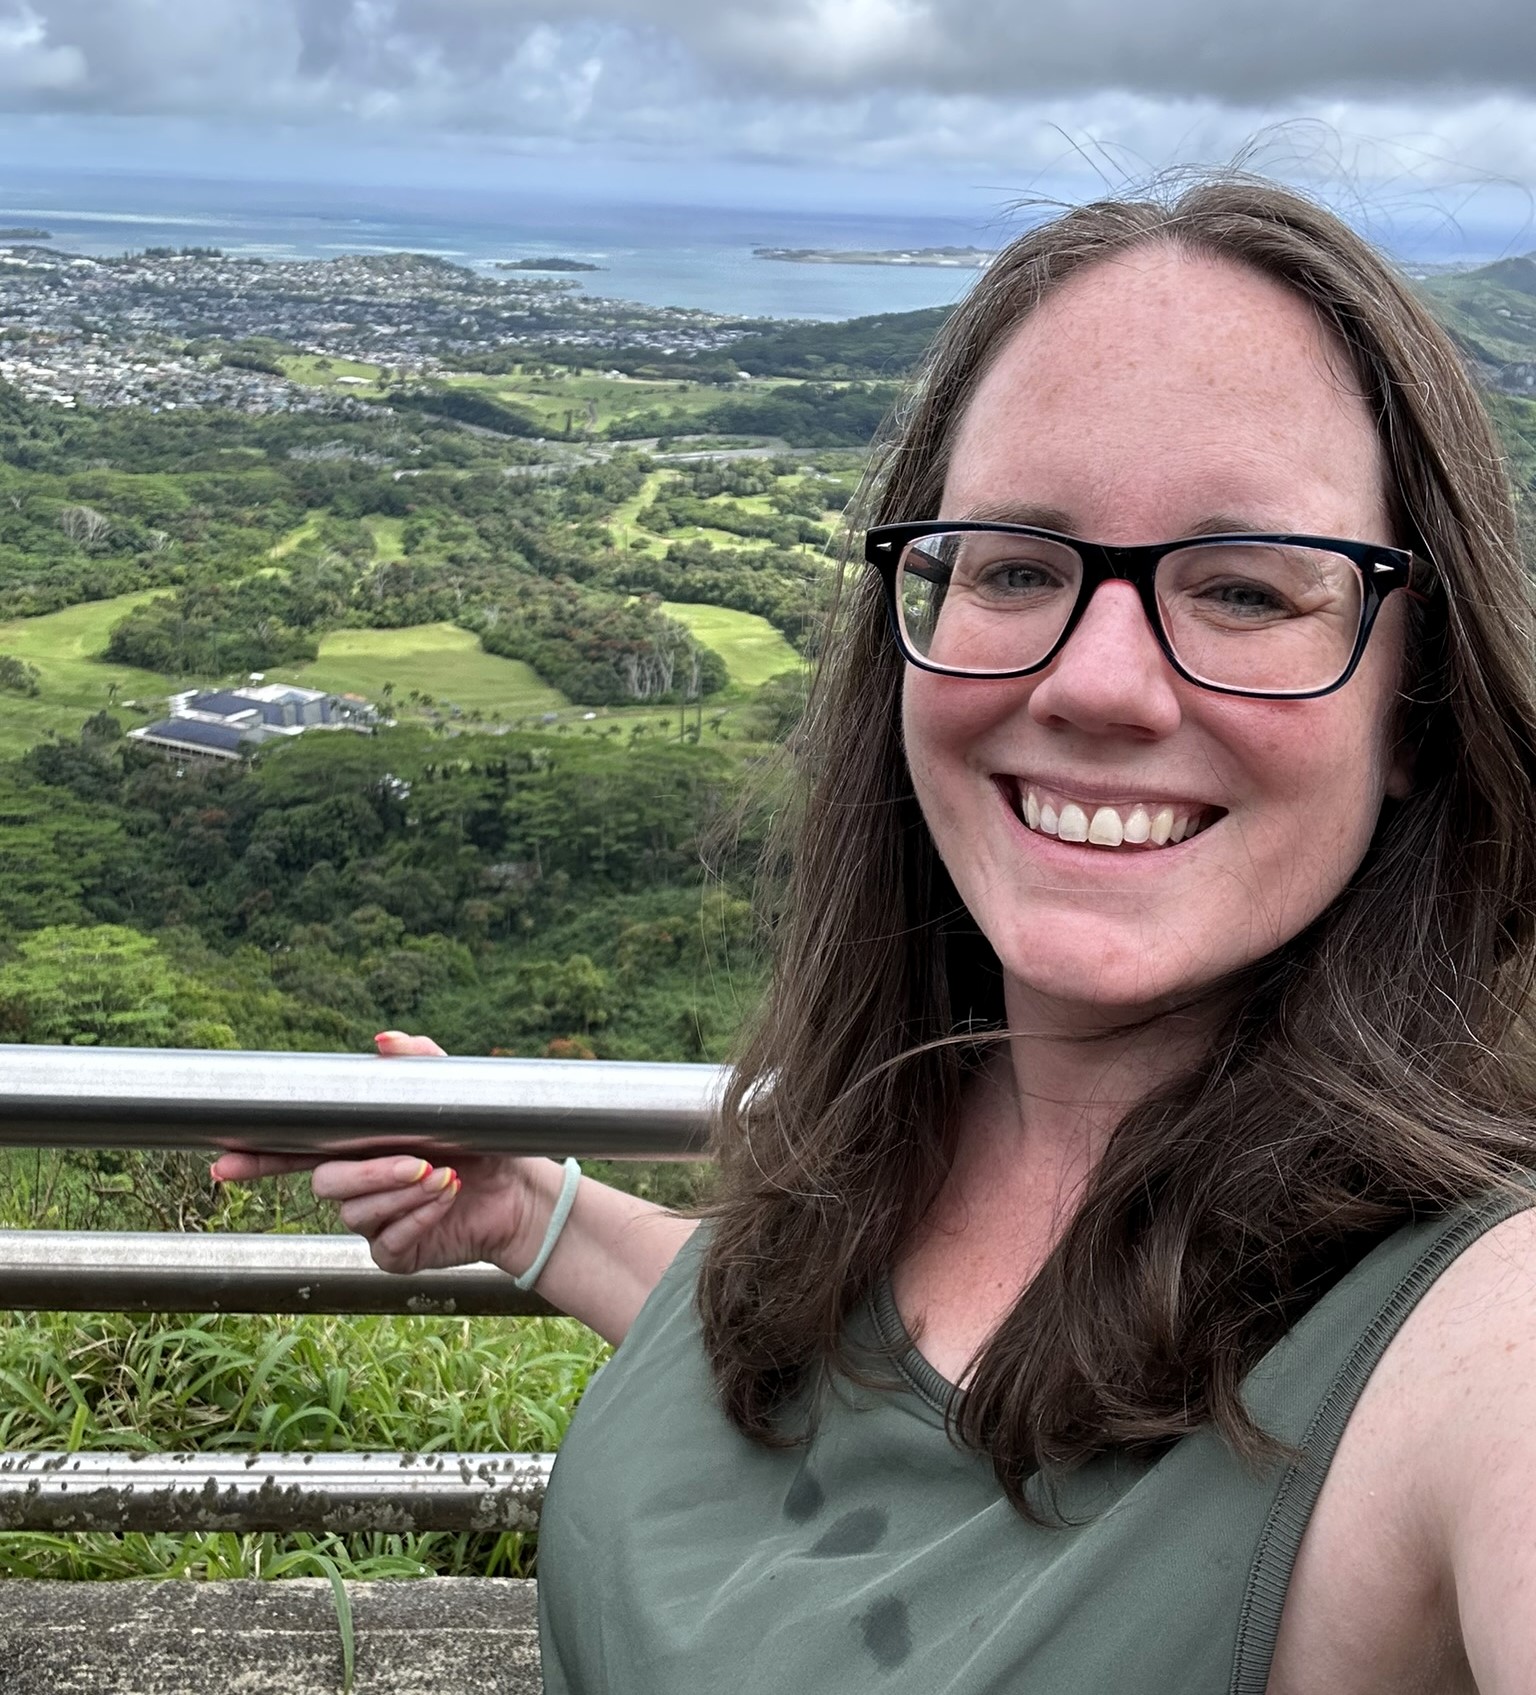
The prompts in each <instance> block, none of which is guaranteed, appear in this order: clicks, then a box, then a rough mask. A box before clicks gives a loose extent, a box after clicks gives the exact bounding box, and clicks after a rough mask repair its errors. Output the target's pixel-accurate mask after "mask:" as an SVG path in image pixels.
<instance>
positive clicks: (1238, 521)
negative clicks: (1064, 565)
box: [954, 500, 1295, 541]
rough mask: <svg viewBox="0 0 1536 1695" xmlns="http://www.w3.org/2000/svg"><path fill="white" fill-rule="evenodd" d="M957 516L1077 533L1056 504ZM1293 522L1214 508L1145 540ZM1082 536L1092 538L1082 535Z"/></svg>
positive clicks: (1279, 527) (1006, 506)
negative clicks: (1174, 530)
mask: <svg viewBox="0 0 1536 1695" xmlns="http://www.w3.org/2000/svg"><path fill="white" fill-rule="evenodd" d="M954 515H955V517H957V518H965V519H970V520H972V521H974V522H975V523H978V524H1028V525H1030V526H1031V527H1032V528H1033V529H1037V530H1055V531H1057V532H1058V533H1059V534H1061V535H1079V533H1080V532H1079V531H1078V530H1077V529H1076V527H1075V520H1074V519H1073V517H1072V515H1071V514H1070V513H1069V512H1065V511H1063V510H1062V509H1061V508H1060V507H1059V506H1037V505H1034V504H1033V503H1032V502H1029V501H1006V500H1005V501H996V502H993V501H988V502H986V503H984V504H982V505H980V506H976V507H973V508H971V510H970V511H968V512H963V513H962V512H957V513H955V514H954ZM1294 527H1295V526H1294V525H1292V524H1288V523H1279V524H1277V523H1271V522H1267V521H1265V522H1260V521H1258V520H1257V519H1255V517H1254V515H1253V514H1252V513H1251V512H1250V513H1248V514H1247V515H1246V516H1244V515H1239V514H1234V513H1231V512H1213V513H1211V514H1209V515H1208V516H1207V517H1204V518H1201V519H1200V520H1198V522H1196V523H1193V524H1186V525H1183V526H1181V527H1180V529H1179V530H1178V532H1177V534H1174V535H1167V536H1158V537H1147V538H1146V539H1147V540H1148V541H1151V540H1157V541H1179V540H1181V539H1182V538H1183V537H1185V536H1221V535H1251V534H1264V533H1266V532H1271V531H1284V530H1290V529H1293V528H1294ZM1082 539H1085V540H1087V539H1092V538H1087V537H1084V538H1082Z"/></svg>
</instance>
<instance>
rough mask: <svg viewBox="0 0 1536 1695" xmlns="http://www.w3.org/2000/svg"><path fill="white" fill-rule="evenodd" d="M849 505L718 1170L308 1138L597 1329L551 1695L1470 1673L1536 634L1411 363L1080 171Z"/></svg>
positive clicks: (1331, 278) (1321, 299) (1521, 1614)
mask: <svg viewBox="0 0 1536 1695" xmlns="http://www.w3.org/2000/svg"><path fill="white" fill-rule="evenodd" d="M868 507H869V511H868V516H869V517H870V518H871V519H872V520H873V523H872V527H871V529H870V531H869V534H868V541H867V547H868V557H869V560H870V562H871V564H872V565H873V566H874V567H875V569H873V570H871V571H870V572H869V573H868V574H867V575H866V577H865V578H864V579H863V580H862V582H860V583H857V584H855V585H854V586H853V587H852V588H851V589H849V590H848V592H846V593H845V594H844V596H843V599H842V604H841V606H840V608H839V609H838V612H837V614H836V617H835V619H834V622H833V626H832V628H831V629H830V631H829V632H828V634H827V635H826V637H825V638H824V640H823V642H822V644H821V646H820V650H819V651H820V653H821V655H822V661H821V670H820V674H819V677H818V680H817V684H816V691H815V696H814V698H813V702H812V707H811V711H810V715H809V718H808V720H807V724H806V726H805V729H804V731H803V732H802V736H803V747H804V749H805V753H806V758H807V765H808V783H807V794H806V796H805V798H804V804H803V805H802V807H801V808H800V809H799V810H798V812H797V814H796V816H795V819H794V820H793V822H792V824H791V825H790V826H788V828H789V829H790V831H791V834H790V838H789V840H788V842H787V844H786V848H787V852H788V854H789V856H790V859H791V861H792V865H793V875H792V880H791V883H790V886H789V888H788V890H787V892H786V893H785V895H784V897H783V899H782V900H781V902H780V903H779V905H778V907H777V912H778V915H779V917H778V928H777V931H776V935H775V944H776V976H775V980H774V985H773V989H772V991H771V993H770V995H769V997H768V999H767V1003H766V1006H765V1008H764V1010H763V1013H762V1015H761V1017H760V1019H759V1022H758V1025H757V1027H756V1029H755V1031H754V1032H753V1033H752V1034H751V1035H750V1037H749V1039H748V1041H747V1043H746V1044H745V1047H744V1050H743V1052H742V1054H741V1056H740V1059H739V1062H738V1065H737V1068H736V1071H735V1074H734V1077H733V1080H732V1083H731V1087H730V1089H729V1091H728V1094H727V1097H726V1100H725V1103H724V1106H723V1109H722V1115H721V1118H722V1122H721V1130H720V1138H719V1155H720V1164H721V1174H722V1186H721V1192H720V1196H719V1199H718V1201H717V1203H716V1205H715V1206H714V1207H713V1208H712V1209H711V1216H709V1217H708V1218H707V1219H706V1220H705V1222H704V1223H703V1224H702V1226H701V1227H699V1228H698V1230H697V1231H696V1232H695V1231H693V1230H692V1228H691V1226H690V1224H689V1223H688V1222H687V1221H683V1220H678V1219H673V1218H668V1217H666V1216H663V1215H660V1214H658V1213H656V1212H655V1211H654V1210H647V1209H645V1208H644V1207H643V1206H641V1205H640V1203H636V1202H632V1201H629V1200H628V1199H626V1198H624V1197H617V1196H614V1195H613V1194H612V1192H611V1191H605V1190H602V1189H601V1188H600V1187H599V1186H597V1185H595V1184H591V1183H585V1182H583V1183H581V1184H580V1185H579V1186H575V1185H574V1180H573V1179H572V1178H571V1177H570V1175H569V1174H567V1175H565V1176H564V1177H562V1174H561V1173H560V1171H559V1170H558V1168H556V1167H553V1166H551V1165H549V1164H548V1162H542V1163H541V1162H500V1163H496V1164H494V1165H493V1167H492V1168H490V1169H488V1170H486V1171H478V1170H477V1171H476V1172H473V1173H471V1174H470V1176H469V1177H468V1178H467V1179H466V1181H465V1184H464V1193H463V1195H462V1196H460V1195H459V1191H458V1187H457V1186H456V1185H454V1184H452V1183H451V1182H450V1181H449V1179H448V1177H443V1178H441V1179H440V1180H437V1181H436V1182H435V1186H433V1185H429V1184H428V1183H426V1182H424V1181H412V1182H410V1183H407V1182H405V1180H404V1178H403V1177H402V1176H401V1174H400V1173H399V1172H398V1171H397V1170H395V1169H394V1162H388V1161H374V1162H363V1163H362V1164H360V1165H358V1166H355V1167H348V1166H343V1165H339V1164H332V1165H328V1166H325V1167H323V1168H322V1169H321V1171H320V1172H319V1173H317V1177H316V1182H317V1187H318V1188H319V1189H320V1190H321V1191H322V1192H323V1193H328V1194H331V1195H333V1196H336V1197H338V1198H341V1199H343V1201H344V1211H343V1216H344V1217H346V1218H347V1219H348V1222H349V1223H351V1224H353V1225H354V1227H356V1228H358V1229H361V1230H363V1231H365V1232H366V1233H367V1234H368V1235H369V1236H370V1238H371V1239H372V1240H373V1242H374V1248H375V1254H376V1256H378V1257H379V1258H380V1262H381V1263H384V1264H389V1265H395V1266H399V1267H401V1268H409V1267H411V1266H414V1265H417V1264H421V1263H443V1262H444V1259H445V1258H455V1257H466V1256H467V1257H470V1258H476V1257H486V1258H492V1259H495V1260H497V1261H498V1263H501V1264H503V1265H505V1266H506V1267H507V1269H508V1270H510V1271H514V1272H522V1271H525V1270H526V1268H528V1267H529V1266H530V1265H537V1266H538V1267H539V1268H541V1269H540V1271H539V1272H538V1278H539V1287H540V1289H541V1291H542V1292H543V1293H545V1294H546V1295H547V1297H548V1298H549V1299H550V1300H551V1301H553V1302H555V1303H556V1304H558V1305H562V1306H564V1307H566V1308H567V1309H568V1310H570V1311H572V1312H575V1313H577V1314H578V1315H579V1316H585V1317H587V1318H588V1319H589V1321H590V1322H593V1323H594V1324H597V1325H599V1326H600V1327H602V1328H603V1329H604V1333H605V1334H608V1335H610V1336H611V1337H612V1338H613V1339H615V1340H618V1339H620V1338H623V1346H622V1348H621V1349H620V1350H619V1352H618V1354H617V1355H616V1356H615V1358H614V1360H613V1361H612V1363H611V1364H610V1365H609V1366H607V1367H606V1368H605V1370H604V1371H603V1373H602V1375H601V1377H600V1378H599V1379H598V1380H596V1382H595V1383H594V1385H593V1387H592V1388H591V1390H590V1391H589V1392H588V1394H587V1397H586V1399H585V1401H584V1402H583V1405H582V1407H581V1409H580V1412H579V1413H578V1416H577V1417H576V1419H575V1421H574V1423H573V1425H572V1428H571V1432H570V1435H569V1436H568V1438H567V1440H566V1443H565V1446H564V1447H563V1448H562V1452H561V1459H560V1463H559V1465H558V1466H557V1467H556V1470H555V1475H554V1482H553V1485H552V1488H551V1493H550V1496H549V1501H548V1504H547V1507H546V1512H545V1517H544V1521H543V1528H542V1532H541V1536H542V1540H541V1548H540V1565H541V1605H542V1607H543V1623H544V1642H545V1676H546V1686H547V1688H548V1689H550V1690H551V1691H555V1692H565V1691H571V1692H578V1691H579V1692H582V1695H596V1692H597V1691H600V1690H607V1689H614V1688H622V1689H624V1690H625V1691H626V1695H663V1692H666V1695H686V1692H690V1691H695V1690H697V1691H701V1692H702V1691H705V1690H714V1689H717V1688H719V1687H721V1686H722V1685H725V1684H726V1683H729V1685H730V1686H731V1687H733V1688H737V1689H741V1690H747V1691H752V1692H759V1691H761V1692H767V1691H770V1690H774V1691H777V1690H781V1689H792V1690H801V1689H804V1690H828V1689H837V1690H839V1691H845V1690H846V1691H865V1690H868V1691H875V1690H885V1689H889V1688H892V1687H901V1688H903V1689H911V1690H924V1691H927V1690H935V1689H944V1690H947V1691H950V1692H951V1695H981V1692H983V1691H995V1690H1002V1689H1016V1688H1021V1687H1026V1686H1027V1687H1030V1688H1039V1689H1044V1690H1050V1691H1052V1692H1053V1695H1074V1692H1077V1691H1081V1692H1082V1695H1090V1692H1092V1695H1101V1692H1102V1691H1104V1690H1106V1689H1121V1688H1134V1689H1136V1690H1138V1691H1146V1692H1150V1695H1162V1692H1164V1691H1167V1692H1169V1695H1173V1692H1175V1691H1177V1692H1178V1695H1219V1692H1221V1691H1241V1692H1243V1695H1261V1692H1262V1691H1264V1690H1266V1689H1267V1690H1268V1691H1270V1692H1271V1695H1292V1692H1296V1695H1300V1692H1303V1691H1305V1692H1307V1695H1310V1692H1312V1691H1315V1690H1319V1689H1328V1690H1330V1691H1332V1692H1339V1695H1377V1692H1382V1691H1387V1690H1396V1689H1401V1688H1404V1687H1409V1686H1412V1687H1425V1688H1435V1689H1447V1690H1457V1691H1463V1690H1468V1689H1479V1688H1480V1689H1483V1690H1485V1691H1493V1690H1504V1689H1515V1688H1522V1687H1524V1686H1525V1680H1526V1668H1528V1666H1529V1664H1530V1663H1531V1658H1532V1655H1533V1653H1536V1625H1533V1624H1532V1622H1531V1618H1530V1609H1529V1607H1528V1606H1527V1605H1526V1604H1525V1601H1524V1596H1525V1594H1526V1593H1528V1590H1529V1587H1530V1585H1532V1584H1533V1583H1536V1553H1533V1551H1532V1543H1531V1539H1530V1537H1529V1534H1528V1526H1529V1522H1530V1517H1531V1514H1532V1512H1533V1511H1536V1433H1533V1427H1532V1425H1531V1421H1530V1419H1529V1414H1528V1409H1529V1393H1530V1381H1529V1378H1530V1371H1531V1369H1532V1367H1531V1361H1532V1360H1533V1359H1536V1225H1533V1220H1536V1212H1532V1211H1529V1210H1527V1208H1528V1205H1529V1201H1530V1194H1531V1173H1532V1169H1533V1167H1536V1137H1533V1134H1532V1128H1531V1127H1532V1120H1533V1117H1536V1076H1533V1073H1532V1068H1531V1064H1530V1060H1529V1058H1528V1055H1529V1054H1530V1052H1531V1051H1532V1050H1531V1048H1530V1042H1529V1037H1530V1030H1529V1021H1528V1009H1529V1005H1530V993H1531V988H1532V974H1533V963H1536V954H1533V939H1536V928H1533V925H1536V919H1533V915H1536V799H1533V785H1532V777H1533V774H1536V696H1533V679H1532V672H1531V653H1532V633H1533V620H1532V608H1531V600H1530V591H1529V587H1528V584H1527V581H1526V577H1525V573H1524V570H1523V567H1522V564H1521V560H1520V557H1519V551H1518V548H1517V545H1516V539H1515V522H1514V513H1513V507H1512V502H1511V497H1510V493H1509V489H1508V487H1507V484H1506V483H1505V480H1504V477H1503V473H1502V468H1501V465H1500V461H1499V455H1498V452H1497V449H1496V446H1495V443H1494V439H1493V436H1492V433H1491V430H1490V428H1489V425H1488V423H1487V420H1486V418H1485V416H1484V414H1483V412H1482V410H1481V407H1480V405H1479V403H1478V400H1477V397H1476V394H1475V392H1474V391H1473V389H1472V388H1471V386H1470V383H1469V381H1468V379H1467V377H1466V375H1465V373H1464V372H1463V370H1462V368H1461V365H1460V362H1459V360H1458V357H1457V354H1456V351H1455V349H1454V347H1453V346H1452V345H1451V343H1450V342H1449V341H1448V339H1447V338H1446V337H1445V336H1444V334H1443V333H1442V332H1441V331H1440V330H1438V329H1437V328H1436V327H1435V326H1434V324H1433V322H1432V321H1431V320H1430V319H1429V317H1428V316H1427V315H1426V313H1425V312H1424V311H1423V309H1422V307H1421V306H1420V305H1419V304H1418V303H1417V301H1416V300H1415V298H1414V296H1413V295H1412V294H1411V292H1410V291H1409V290H1408V288H1407V287H1406V286H1405V285H1404V283H1403V282H1402V281H1401V280H1400V279H1399V278H1398V277H1397V276H1396V275H1395V274H1394V273H1393V272H1392V271H1391V269H1390V268H1389V267H1388V266H1387V265H1386V264H1385V263H1384V262H1383V261H1381V260H1380V258H1379V257H1378V256H1377V255H1376V254H1375V253H1373V252H1372V251H1371V250H1370V249H1369V248H1368V247H1367V246H1366V245H1365V244H1363V243H1362V242H1361V241H1360V240H1359V239H1358V238H1357V237H1355V236H1354V235H1352V234H1351V233H1350V232H1349V231H1348V230H1347V229H1346V228H1345V227H1344V226H1343V225H1342V224H1340V223H1339V222H1338V221H1337V220H1336V219H1334V218H1333V217H1332V216H1331V215H1329V214H1327V213H1325V212H1323V211H1321V210H1319V209H1318V208H1316V207H1314V206H1312V205H1311V204H1309V203H1308V202H1306V201H1304V200H1302V199H1299V198H1297V197H1296V196H1294V195H1292V194H1290V193H1288V192H1285V191H1282V190H1279V189H1276V188H1274V187H1271V186H1269V185H1266V184H1263V183H1259V182H1254V181H1251V180H1243V179H1236V180H1220V181H1215V182H1209V183H1203V184H1197V185H1195V186H1194V187H1193V188H1191V189H1189V190H1188V191H1187V192H1185V193H1183V194H1181V195H1180V196H1179V197H1177V198H1171V199H1170V200H1168V201H1167V202H1157V201H1146V202H1108V203H1103V204H1098V205H1093V206H1088V207H1084V208H1082V209H1080V210H1077V211H1074V212H1070V213H1068V214H1066V215H1065V216H1063V217H1061V218H1059V219H1057V220H1056V221H1054V222H1053V223H1050V224H1046V225H1043V226H1041V227H1040V228H1039V229H1036V230H1034V231H1031V232H1030V233H1029V234H1028V235H1026V236H1024V237H1023V238H1021V239H1020V240H1019V241H1017V242H1016V243H1014V244H1013V246H1012V247H1010V248H1008V249H1007V250H1006V251H1005V252H1003V253H1002V254H1001V255H999V257H998V258H997V260H996V261H995V263H994V264H993V265H992V266H991V267H990V268H989V269H988V271H987V272H986V274H985V276H984V278H983V279H982V281H981V282H980V284H979V285H978V286H977V288H976V290H975V291H974V292H973V293H972V295H971V296H970V297H969V298H968V300H967V301H965V302H964V303H963V304H962V305H961V306H960V308H959V309H958V310H957V311H956V313H955V314H954V315H953V317H952V318H951V319H950V320H949V322H948V324H947V325H946V327H945V329H944V331H943V334H942V336H941V338H940V340H939V342H938V344H937V346H936V347H935V349H934V351H933V354H932V356H931V358H930V360H929V362H928V366H927V369H926V371H925V373H924V375H923V379H922V382H921V385H920V388H919V390H918V392H917V394H916V395H915V396H914V399H913V401H912V403H911V405H910V407H908V408H907V409H906V410H905V411H904V412H903V413H902V414H901V415H900V418H899V423H898V428H897V430H896V433H895V435H894V438H893V440H892V441H891V443H890V445H889V449H888V451H887V453H886V455H885V458H884V461H883V465H882V467H881V470H880V473H879V475H878V477H877V478H876V480H875V482H874V484H873V486H872V490H871V495H870V499H869V502H868ZM412 1175H413V1176H419V1175H420V1174H415V1173H414V1172H413V1174H412ZM449 1176H451V1174H449ZM557 1197H558V1200H557ZM573 1199H574V1207H572V1206H571V1202H572V1200H573ZM347 1209H351V1210H350V1211H348V1210H347ZM567 1209H568V1210H569V1222H568V1223H566V1211H567ZM552 1212H553V1216H554V1222H553V1223H551V1222H550V1220H551V1214H552ZM562 1227H563V1233H562ZM749 1645H750V1648H751V1649H752V1650H754V1652H752V1653H751V1654H750V1655H749V1654H748V1652H747V1649H748V1646H749ZM893 1675H897V1676H898V1682H896V1683H892V1681H891V1679H892V1677H893Z"/></svg>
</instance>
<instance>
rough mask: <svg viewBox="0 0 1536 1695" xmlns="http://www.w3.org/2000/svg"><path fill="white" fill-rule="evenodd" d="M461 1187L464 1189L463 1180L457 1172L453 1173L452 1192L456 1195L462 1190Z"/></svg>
mask: <svg viewBox="0 0 1536 1695" xmlns="http://www.w3.org/2000/svg"><path fill="white" fill-rule="evenodd" d="M463 1187H464V1179H463V1178H462V1177H460V1176H459V1174H458V1172H454V1174H453V1192H454V1194H458V1192H459V1190H460V1189H462V1188H463Z"/></svg>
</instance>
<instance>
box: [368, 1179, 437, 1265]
mask: <svg viewBox="0 0 1536 1695" xmlns="http://www.w3.org/2000/svg"><path fill="white" fill-rule="evenodd" d="M458 1193H459V1184H458V1182H457V1180H455V1181H454V1182H453V1183H450V1184H449V1185H448V1187H447V1188H446V1189H444V1190H443V1192H442V1193H441V1194H440V1195H434V1196H433V1198H432V1199H431V1200H430V1201H428V1203H427V1204H426V1205H425V1206H422V1207H417V1208H416V1210H415V1211H414V1212H408V1213H406V1215H405V1216H404V1217H403V1218H397V1219H396V1220H395V1221H394V1223H392V1224H387V1225H385V1227H384V1228H383V1229H382V1230H381V1231H380V1232H379V1233H378V1235H377V1236H375V1237H374V1238H373V1239H372V1240H371V1241H370V1243H369V1247H370V1248H371V1249H372V1251H373V1258H374V1262H375V1264H377V1265H381V1266H383V1267H384V1269H385V1270H386V1271H389V1270H391V1269H392V1268H393V1267H392V1265H391V1264H390V1263H389V1262H391V1261H393V1262H395V1263H396V1264H401V1263H404V1264H409V1263H411V1254H412V1250H414V1249H415V1247H416V1246H417V1244H418V1243H419V1242H420V1241H421V1238H422V1237H423V1236H425V1235H426V1234H427V1232H428V1231H429V1230H431V1229H432V1228H433V1227H434V1226H435V1225H437V1224H440V1223H441V1222H442V1220H443V1215H444V1214H445V1213H446V1212H447V1211H448V1210H449V1208H450V1207H452V1205H453V1203H454V1201H455V1200H456V1199H457V1198H458Z"/></svg>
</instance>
